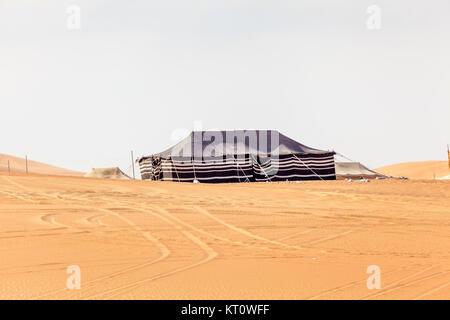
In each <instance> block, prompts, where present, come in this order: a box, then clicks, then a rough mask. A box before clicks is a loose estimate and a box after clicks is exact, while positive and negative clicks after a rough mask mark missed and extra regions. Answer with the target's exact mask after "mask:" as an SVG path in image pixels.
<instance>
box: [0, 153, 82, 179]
mask: <svg viewBox="0 0 450 320" xmlns="http://www.w3.org/2000/svg"><path fill="white" fill-rule="evenodd" d="M8 160H9V165H10V170H11V172H12V173H13V174H24V173H26V165H25V158H18V157H14V156H10V155H7V154H1V153H0V172H8ZM28 172H29V173H31V174H45V175H58V176H82V175H83V174H84V173H82V172H77V171H72V170H67V169H64V168H59V167H55V166H52V165H48V164H45V163H41V162H37V161H33V160H30V159H28Z"/></svg>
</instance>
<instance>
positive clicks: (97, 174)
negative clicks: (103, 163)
mask: <svg viewBox="0 0 450 320" xmlns="http://www.w3.org/2000/svg"><path fill="white" fill-rule="evenodd" d="M84 176H85V177H87V178H106V179H124V180H127V179H131V178H130V177H129V176H127V175H126V174H125V173H123V172H122V170H120V168H118V167H113V168H92V169H91V171H89V172H88V173H86V174H85V175H84Z"/></svg>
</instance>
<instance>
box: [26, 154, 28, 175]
mask: <svg viewBox="0 0 450 320" xmlns="http://www.w3.org/2000/svg"><path fill="white" fill-rule="evenodd" d="M25 171H26V173H27V174H28V156H25Z"/></svg>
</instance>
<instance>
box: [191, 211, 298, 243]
mask: <svg viewBox="0 0 450 320" xmlns="http://www.w3.org/2000/svg"><path fill="white" fill-rule="evenodd" d="M194 209H197V211H198V212H200V213H201V214H203V215H205V216H207V217H209V218H211V219H212V220H214V221H216V222H218V223H219V224H221V225H223V226H225V227H227V228H228V229H230V230H233V231H234V232H237V233H240V234H243V235H245V236H247V237H249V238H253V239H255V240H259V241H262V242H266V243H270V244H273V245H276V246H281V247H283V248H289V249H301V248H300V247H298V246H291V245H289V244H286V243H283V242H279V241H276V240H270V239H267V238H263V237H261V236H259V235H257V234H254V233H251V232H250V231H247V230H245V229H242V228H239V227H236V226H234V225H232V224H230V223H228V222H225V221H223V220H222V219H220V218H218V217H216V216H214V215H212V214H211V213H210V212H209V211H208V210H206V209H204V208H202V207H200V206H194Z"/></svg>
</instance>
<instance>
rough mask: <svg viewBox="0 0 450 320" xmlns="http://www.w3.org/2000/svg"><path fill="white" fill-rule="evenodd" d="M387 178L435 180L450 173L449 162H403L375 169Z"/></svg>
mask: <svg viewBox="0 0 450 320" xmlns="http://www.w3.org/2000/svg"><path fill="white" fill-rule="evenodd" d="M375 171H376V172H379V173H381V174H384V175H387V176H394V177H401V176H403V177H408V178H409V179H435V178H441V177H444V176H447V175H448V174H449V173H450V172H449V169H448V162H447V161H419V162H403V163H396V164H393V165H389V166H385V167H380V168H377V169H375Z"/></svg>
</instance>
